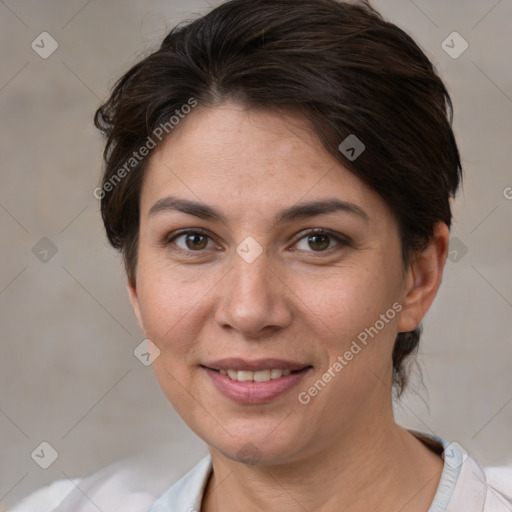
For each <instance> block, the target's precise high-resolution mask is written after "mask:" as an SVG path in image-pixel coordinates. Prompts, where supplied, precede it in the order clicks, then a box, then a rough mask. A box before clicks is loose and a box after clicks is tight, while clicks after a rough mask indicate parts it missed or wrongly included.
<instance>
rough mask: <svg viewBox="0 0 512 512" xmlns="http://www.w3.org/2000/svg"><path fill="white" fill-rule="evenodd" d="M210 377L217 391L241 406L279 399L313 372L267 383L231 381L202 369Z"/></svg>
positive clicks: (298, 373)
mask: <svg viewBox="0 0 512 512" xmlns="http://www.w3.org/2000/svg"><path fill="white" fill-rule="evenodd" d="M202 368H203V370H205V371H206V373H207V374H208V375H209V376H210V378H211V379H212V380H213V383H214V384H215V386H216V387H217V389H218V390H219V391H220V392H221V393H222V394H224V395H225V396H227V397H228V398H231V399H232V400H234V401H235V402H238V403H240V404H260V403H263V402H269V401H270V400H273V399H274V398H276V397H278V396H279V395H281V394H282V393H284V392H285V391H288V390H289V389H291V388H293V387H294V386H296V385H297V384H298V383H299V381H300V380H301V379H302V378H303V377H304V375H305V374H306V373H307V372H308V371H309V370H311V368H310V367H308V368H304V369H303V370H301V371H299V372H296V373H290V375H283V376H282V377H279V378H278V379H273V380H268V381H266V382H241V381H237V380H231V379H230V378H229V377H228V376H227V375H222V374H220V373H219V372H216V371H215V370H211V369H210V368H206V367H204V366H203V367H202Z"/></svg>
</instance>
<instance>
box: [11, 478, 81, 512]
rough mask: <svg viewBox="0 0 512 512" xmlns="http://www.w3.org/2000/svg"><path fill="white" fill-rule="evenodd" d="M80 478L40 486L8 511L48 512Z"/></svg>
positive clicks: (58, 503)
mask: <svg viewBox="0 0 512 512" xmlns="http://www.w3.org/2000/svg"><path fill="white" fill-rule="evenodd" d="M79 482H80V479H79V478H78V479H76V480H74V481H71V480H57V481H55V482H53V483H52V484H50V485H47V486H46V487H42V488H41V489H38V490H37V491H35V492H33V493H32V494H30V495H29V496H27V497H26V498H25V499H23V500H22V501H20V502H19V503H18V504H17V505H16V506H15V507H13V508H11V509H9V511H8V512H49V511H52V510H54V509H55V507H57V506H59V505H60V503H62V501H63V500H64V498H65V497H66V496H67V495H68V494H69V493H70V492H71V491H72V490H73V489H74V488H75V483H76V484H79Z"/></svg>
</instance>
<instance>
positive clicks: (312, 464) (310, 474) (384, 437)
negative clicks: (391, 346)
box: [201, 417, 443, 512]
mask: <svg viewBox="0 0 512 512" xmlns="http://www.w3.org/2000/svg"><path fill="white" fill-rule="evenodd" d="M210 452H211V455H212V463H213V475H212V478H211V479H210V481H209V483H208V486H207V489H206V492H205V496H204V499H203V505H202V507H201V510H204V511H205V512H221V511H226V510H251V511H255V512H256V511H262V512H263V511H268V510H280V511H281V512H288V511H290V512H292V511H296V510H298V509H299V510H300V509H303V510H315V511H319V512H324V511H332V510H339V506H340V503H343V510H344V511H346V512H363V511H365V512H366V511H367V510H374V511H375V512H396V510H400V511H401V512H427V511H428V509H429V507H430V505H431V503H432V500H433V498H434V495H435V492H436V490H437V486H438V484H439V479H440V476H441V472H442V466H443V463H442V460H441V458H440V457H439V456H438V455H436V454H434V453H433V452H432V451H430V450H429V449H428V448H426V447H425V446H424V445H423V443H421V442H420V441H419V440H418V439H416V438H415V437H414V436H413V435H412V434H411V433H409V432H408V431H406V430H405V429H403V428H402V427H400V426H398V425H396V424H395V422H394V420H393V418H392V417H391V421H388V422H387V423H379V424H376V425H375V426H374V427H372V426H370V424H368V423H367V424H364V425H363V427H362V428H361V427H360V426H358V428H353V429H352V431H351V432H343V434H342V435H340V436H339V437H338V438H337V439H332V442H330V443H329V445H328V446H327V447H325V449H324V450H322V451H315V453H314V454H313V455H309V456H306V457H304V458H302V459H300V461H299V460H297V461H294V462H293V463H287V464H278V465H268V464H267V465H253V466H251V465H247V464H243V463H240V462H237V461H233V460H231V459H228V458H227V457H225V456H224V455H223V454H222V453H220V452H219V451H217V450H215V449H213V448H211V449H210Z"/></svg>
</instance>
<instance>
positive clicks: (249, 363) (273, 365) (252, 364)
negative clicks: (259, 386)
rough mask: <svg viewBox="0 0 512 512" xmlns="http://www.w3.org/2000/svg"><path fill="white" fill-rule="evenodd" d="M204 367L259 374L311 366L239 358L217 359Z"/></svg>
mask: <svg viewBox="0 0 512 512" xmlns="http://www.w3.org/2000/svg"><path fill="white" fill-rule="evenodd" d="M202 366H206V367H207V368H210V369H212V370H237V371H249V372H257V371H259V370H272V369H279V370H291V371H296V370H302V369H303V368H306V367H308V366H311V365H309V364H305V363H300V362H297V361H286V360H284V359H252V360H249V359H241V358H237V357H230V358H227V359H217V360H215V361H208V362H206V363H202Z"/></svg>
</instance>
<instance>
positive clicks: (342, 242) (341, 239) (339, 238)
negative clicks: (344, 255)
mask: <svg viewBox="0 0 512 512" xmlns="http://www.w3.org/2000/svg"><path fill="white" fill-rule="evenodd" d="M310 235H327V236H329V237H330V238H332V239H334V240H335V241H336V242H337V244H338V246H336V247H331V248H330V249H326V250H325V251H313V250H311V251H304V252H310V253H313V254H318V255H321V254H327V253H330V252H331V251H332V250H336V249H338V250H339V249H340V247H339V246H341V247H343V246H347V245H350V244H351V243H352V242H351V240H350V238H349V237H347V236H344V235H341V234H340V233H336V232H335V231H331V230H330V229H326V228H310V229H306V230H304V231H301V232H300V233H299V234H298V235H297V237H296V238H295V241H294V242H293V245H296V244H297V243H298V242H300V241H301V240H302V239H303V238H306V237H307V236H310ZM293 250H297V249H293ZM299 250H300V249H299Z"/></svg>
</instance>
